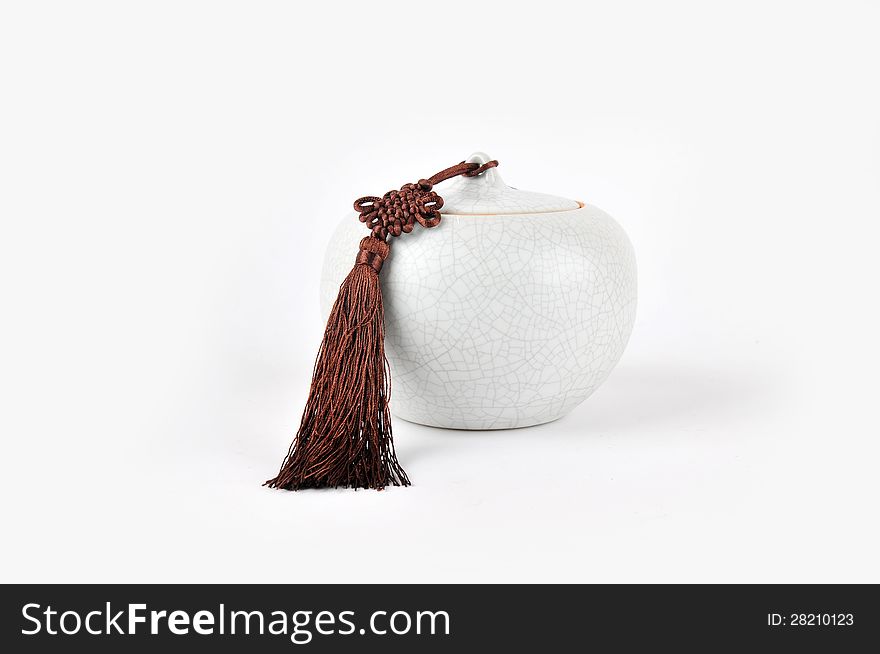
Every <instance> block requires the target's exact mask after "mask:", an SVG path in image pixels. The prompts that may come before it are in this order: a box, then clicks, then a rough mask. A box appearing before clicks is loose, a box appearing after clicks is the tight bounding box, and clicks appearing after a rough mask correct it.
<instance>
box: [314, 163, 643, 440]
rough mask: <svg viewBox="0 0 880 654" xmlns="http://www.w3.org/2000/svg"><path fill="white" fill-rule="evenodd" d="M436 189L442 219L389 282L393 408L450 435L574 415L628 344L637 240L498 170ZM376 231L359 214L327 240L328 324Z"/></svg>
mask: <svg viewBox="0 0 880 654" xmlns="http://www.w3.org/2000/svg"><path fill="white" fill-rule="evenodd" d="M489 160H490V157H488V156H487V155H484V154H481V153H478V154H475V155H473V156H472V157H471V158H470V159H468V161H475V162H477V163H485V162H486V161H489ZM437 191H438V193H439V194H440V195H441V196H442V197H443V200H444V204H443V209H442V214H443V220H442V222H441V223H440V224H439V225H438V226H437V227H435V228H433V229H422V228H419V227H418V226H416V229H415V230H414V231H413V232H412V233H411V234H406V235H405V236H404V237H403V238H399V239H394V242H393V243H392V247H391V256H390V257H389V258H388V260H387V261H386V263H385V266H384V267H383V269H382V273H381V275H380V279H381V280H382V282H381V283H382V292H383V296H384V302H385V327H386V331H385V350H386V355H387V357H388V361H389V364H390V367H391V375H392V381H393V391H392V395H391V410H392V412H393V413H394V415H396V416H398V417H400V418H403V419H404V420H409V421H412V422H417V423H421V424H424V425H431V426H435V427H447V428H453V429H507V428H513V427H526V426H529V425H537V424H540V423H543V422H548V421H550V420H555V419H556V418H559V417H561V416H564V415H565V414H567V413H568V412H569V411H571V410H572V409H574V408H575V407H576V406H577V405H579V404H580V403H581V402H583V401H584V400H585V399H586V398H587V397H589V396H590V394H591V393H593V391H595V390H596V388H598V386H599V385H600V384H601V383H602V382H603V381H605V378H606V377H608V375H609V373H610V372H611V370H612V368H613V367H614V366H615V364H616V363H617V361H618V360H619V359H620V357H621V355H622V354H623V350H624V348H625V346H626V343H627V340H628V339H629V335H630V332H631V330H632V326H633V321H634V319H635V312H636V262H635V256H634V253H633V249H632V245H631V244H630V241H629V239H628V238H627V236H626V234H625V233H624V231H623V229H621V227H620V226H619V225H618V224H617V223H616V222H615V221H614V219H613V218H611V216H609V215H608V214H607V213H605V212H604V211H602V210H601V209H598V208H596V207H594V206H591V205H588V204H584V203H582V202H577V201H574V200H568V199H565V198H559V197H555V196H551V195H545V194H541V193H531V192H527V191H520V190H517V189H514V188H511V187H509V186H507V185H506V184H505V183H504V182H503V181H502V179H501V176H500V175H499V173H498V169H497V168H495V169H489V170H488V171H486V172H485V173H483V174H482V175H480V176H479V177H460V178H458V179H457V180H456V181H455V182H447V183H446V184H442V185H440V186H439V187H438V188H437ZM365 235H366V230H365V229H364V226H363V224H362V223H360V222H359V221H358V220H357V218H356V215H355V214H354V213H352V214H350V215H348V216H346V217H345V218H344V219H343V220H342V222H341V223H340V225H339V227H338V229H337V230H336V233H335V234H334V236H333V238H332V239H331V241H330V246H329V248H328V250H327V254H326V257H325V261H324V268H323V274H322V280H321V304H322V310H323V314H324V318H325V319H326V317H327V315H328V314H329V312H330V308H331V307H332V306H333V301H334V300H335V298H336V295H337V292H338V289H339V284H340V283H341V282H342V280H343V279H344V278H345V276H346V275H347V274H348V272H349V271H350V270H351V265H352V257H353V253H356V252H357V248H358V242H359V241H360V239H361V238H362V237H363V236H365Z"/></svg>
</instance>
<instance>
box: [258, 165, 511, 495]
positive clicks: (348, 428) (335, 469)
mask: <svg viewBox="0 0 880 654" xmlns="http://www.w3.org/2000/svg"><path fill="white" fill-rule="evenodd" d="M496 165H498V162H496V161H491V162H489V163H486V164H483V165H482V166H479V165H477V164H475V163H465V162H462V163H460V164H457V165H455V166H452V167H450V168H447V169H446V170H443V171H441V172H439V173H437V174H436V175H434V176H433V177H431V178H429V179H422V180H419V182H418V183H417V184H405V185H404V186H403V187H402V188H401V189H400V190H399V191H389V192H388V193H386V194H385V195H384V196H383V197H381V198H379V197H373V196H368V197H364V198H360V199H359V200H357V201H356V202H355V204H354V206H355V210H356V211H358V212H359V213H360V220H361V222H363V223H366V226H367V227H368V228H369V229H370V231H371V235H370V236H367V237H365V238H363V239H362V240H361V243H360V250H359V252H358V256H357V259H356V260H355V265H354V268H352V270H351V272H350V273H349V274H348V277H346V278H345V281H344V282H342V285H341V286H340V287H339V296H338V297H337V298H336V302H335V303H334V305H333V310H332V311H331V312H330V317H329V319H328V320H327V328H326V329H325V330H324V340H323V341H322V342H321V349H320V351H319V352H318V358H317V360H316V362H315V369H314V371H313V374H312V385H311V388H310V390H309V399H308V401H307V402H306V407H305V410H304V411H303V416H302V421H301V423H300V427H299V431H297V433H296V437H295V438H294V440H293V443H292V444H291V446H290V449H289V450H288V453H287V456H286V457H285V458H284V462H283V463H282V465H281V470H279V472H278V475H277V476H276V477H275V478H273V479H270V480H269V481H267V482H266V483H265V484H264V485H267V486H269V487H271V488H284V489H287V490H300V489H303V488H327V487H330V488H336V487H340V486H347V487H351V488H375V489H380V490H381V489H382V488H385V487H386V486H389V485H394V486H409V484H410V481H409V478H408V477H407V476H406V473H405V472H404V471H403V468H401V467H400V464H399V463H398V462H397V455H396V454H395V453H394V442H393V440H392V438H391V414H390V412H389V410H388V398H389V395H390V392H391V387H390V379H389V373H388V362H387V360H386V359H385V312H384V308H383V305H382V289H381V286H380V284H379V271H380V270H381V269H382V264H383V263H384V261H385V259H387V258H388V253H389V252H390V247H389V245H388V244H387V243H386V242H385V239H386V238H388V237H389V236H393V237H396V236H400V235H401V234H402V233H405V232H411V231H412V229H413V226H414V224H415V223H416V222H418V223H419V224H420V225H422V226H423V227H434V226H435V225H437V224H438V223H439V222H440V217H441V216H440V208H441V207H442V206H443V199H442V198H441V197H440V196H439V195H437V194H436V193H435V192H434V191H433V190H432V188H433V185H434V184H437V183H439V182H441V181H443V180H446V179H449V178H450V177H455V176H457V175H478V174H480V173H482V172H483V171H484V170H486V169H487V168H491V167H493V166H496Z"/></svg>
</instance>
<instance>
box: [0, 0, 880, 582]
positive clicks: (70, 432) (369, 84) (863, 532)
mask: <svg viewBox="0 0 880 654" xmlns="http://www.w3.org/2000/svg"><path fill="white" fill-rule="evenodd" d="M878 33H880V10H878V8H877V5H876V3H871V2H826V3H805V2H791V3H785V2H766V1H764V2H740V3H705V2H693V3H682V2H676V3H656V4H654V3H625V2H619V3H585V2H580V3H574V2H553V1H550V0H542V1H541V2H537V3H536V2H528V3H526V2H495V1H490V0H479V1H474V0H469V1H467V2H457V1H455V0H449V1H447V2H444V3H419V2H375V1H374V2H365V3H357V4H356V3H334V2H321V3H305V2H279V3H270V2H238V3H229V2H205V3H194V2H143V3H131V2H129V3H116V2H106V3H95V2H84V3H64V2H59V3H45V2H30V3H24V2H21V3H11V2H10V3H4V5H3V9H2V10H0V93H2V102H0V119H2V120H0V218H2V235H0V285H2V297H0V302H2V304H0V311H2V323H0V330H2V338H0V355H2V358H0V402H2V412H0V421H2V422H0V435H2V457H0V461H2V463H0V466H2V468H0V502H2V515H0V521H2V525H3V527H2V531H3V536H2V539H0V548H2V556H0V580H2V581H5V582H11V581H28V582H37V581H41V582H45V581H116V582H145V581H146V582H157V581H185V582H194V581H213V582H221V581H255V582H256V581H285V582H305V581H311V582H331V581H333V582H338V581H404V582H429V581H442V582H453V581H470V582H486V581H502V582H514V581H548V582H549V581H553V582H559V581H562V582H568V581H571V582H574V581H578V582H582V581H590V582H599V581H602V582H635V581H641V582H655V581H674V582H709V581H719V582H720V581H727V582H784V581H789V582H792V581H795V582H807V581H819V582H832V581H833V582H859V581H873V582H878V581H880V563H878V557H877V551H878V550H880V528H878V508H877V503H878V497H880V492H878V491H880V484H878V479H877V474H876V470H877V465H878V458H880V445H878V435H880V420H878V417H877V404H878V402H877V390H878V382H877V371H878V364H880V361H878V359H880V357H878V345H877V337H878V329H880V324H878V323H880V321H878V310H877V296H878V292H877V287H878V280H880V263H878V255H877V252H878V244H877V239H878V236H880V210H878V206H880V148H878V145H880V129H878V128H880V119H878V116H880V85H878V83H877V66H878V62H880V39H878V38H877V35H878ZM475 150H484V151H486V152H488V153H489V154H491V155H492V156H494V157H496V158H498V159H499V160H500V161H501V166H502V168H501V174H502V176H503V177H504V179H505V180H506V181H507V182H508V183H510V184H512V185H513V186H517V187H520V188H527V189H530V190H537V191H544V192H548V193H554V194H558V195H563V196H568V197H575V198H577V199H581V200H585V201H588V202H590V203H592V204H595V205H597V206H599V207H602V208H603V209H605V210H606V211H608V212H610V213H611V214H612V215H614V216H615V217H616V218H617V220H618V221H619V222H620V223H621V224H622V225H623V226H624V228H625V229H626V230H627V231H628V233H629V234H630V237H631V238H632V241H633V243H634V245H635V248H636V251H637V255H638V260H639V265H640V308H639V315H638V319H637V323H636V327H635V331H634V333H633V337H632V340H631V342H630V346H629V349H628V350H627V352H626V353H625V355H624V358H623V360H622V361H621V363H620V365H619V366H618V368H617V369H616V371H615V372H614V373H613V374H612V376H611V377H610V378H609V380H608V381H607V382H606V384H605V385H604V386H603V387H602V388H601V389H599V391H598V392H597V393H596V394H595V395H594V396H593V397H592V398H590V399H589V400H588V401H587V402H586V403H585V404H583V405H582V406H580V407H579V408H578V409H576V410H575V411H574V412H573V413H572V414H570V415H569V416H568V417H566V418H564V419H563V420H560V421H558V422H556V423H552V424H548V425H544V426H541V427H536V428H531V429H522V430H518V431H511V432H475V433H465V432H453V431H442V430H435V429H430V428H426V427H421V426H416V425H413V424H408V423H405V422H403V421H400V420H397V421H395V426H394V428H395V440H396V443H397V449H398V455H399V457H400V460H401V462H402V463H403V465H404V467H405V468H406V470H407V472H408V473H409V475H410V477H411V478H412V479H413V480H414V482H415V485H414V486H413V487H411V488H407V489H397V488H392V489H389V490H387V491H385V492H381V493H378V492H372V491H370V492H365V491H358V492H355V491H345V490H341V491H335V492H333V491H330V492H320V491H319V492H302V493H296V494H294V493H287V492H279V491H271V490H268V489H266V488H262V487H261V485H260V484H261V483H262V482H263V481H264V480H265V479H267V478H269V477H270V476H272V475H273V474H274V473H275V472H276V470H277V467H278V465H279V464H280V461H281V458H282V456H283V455H284V453H285V451H286V448H287V446H288V444H289V442H290V439H291V437H292V436H293V432H294V431H295V428H296V425H297V424H298V421H299V415H300V411H301V409H302V404H303V402H304V400H305V393H306V390H307V387H308V382H309V377H310V372H311V365H312V361H313V357H314V355H315V353H316V351H317V345H318V343H319V341H320V336H321V333H322V330H323V325H322V323H321V320H320V316H319V309H318V301H317V295H318V281H319V275H320V263H321V259H322V256H323V250H324V248H325V246H326V244H327V241H328V238H329V234H330V230H331V229H332V227H333V226H335V225H336V223H337V222H338V220H339V219H340V218H341V217H342V216H343V215H345V213H346V212H347V211H349V208H350V203H351V202H352V200H353V199H354V198H356V197H358V196H360V195H364V194H372V193H381V192H384V191H385V190H387V189H389V188H393V187H397V186H399V185H400V184H402V183H404V182H407V181H412V180H415V179H418V178H419V177H421V176H426V175H430V174H432V173H434V172H435V171H437V170H439V169H440V168H443V167H445V166H447V165H449V164H452V163H455V162H457V161H460V160H461V159H463V158H465V157H466V156H468V155H469V154H470V153H471V152H473V151H475ZM440 190H441V191H442V187H441V189H440ZM441 228H442V227H441ZM353 255H354V253H352V256H353Z"/></svg>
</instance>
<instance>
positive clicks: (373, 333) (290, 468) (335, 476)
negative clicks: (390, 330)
mask: <svg viewBox="0 0 880 654" xmlns="http://www.w3.org/2000/svg"><path fill="white" fill-rule="evenodd" d="M388 252H389V247H388V244H387V243H385V242H384V241H380V240H379V239H377V238H374V237H372V236H367V237H366V238H364V239H362V240H361V247H360V252H359V254H358V257H357V260H356V262H355V266H354V268H352V269H351V272H350V273H349V274H348V277H346V278H345V281H344V282H342V286H340V287H339V296H338V297H337V298H336V302H335V303H334V305H333V310H332V311H331V312H330V318H329V319H328V320H327V328H326V330H325V331H324V340H323V342H322V343H321V350H320V352H319V353H318V359H317V362H316V363H315V370H314V374H313V376H312V387H311V390H310V391H309V399H308V401H307V402H306V408H305V411H304V412H303V417H302V424H301V425H300V428H299V432H298V433H297V435H296V439H295V440H294V442H293V444H292V445H291V448H290V451H289V452H288V454H287V457H286V458H285V459H284V463H283V464H282V466H281V470H280V471H279V473H278V476H277V477H275V478H274V479H271V480H269V481H267V482H266V484H267V485H268V486H270V487H272V488H286V489H287V490H298V489H300V488H324V487H337V486H350V487H353V488H384V487H385V486H388V485H390V484H393V485H395V486H400V485H402V486H408V485H409V479H408V478H407V476H406V473H405V472H404V471H403V468H401V467H400V464H399V463H398V462H397V456H396V455H395V453H394V443H393V441H392V440H391V414H390V413H389V411H388V396H389V393H390V384H389V376H388V369H387V365H388V364H387V361H386V360H385V322H384V321H385V314H384V308H383V306H382V290H381V287H380V286H379V270H381V268H382V262H384V261H385V258H386V257H387V256H388Z"/></svg>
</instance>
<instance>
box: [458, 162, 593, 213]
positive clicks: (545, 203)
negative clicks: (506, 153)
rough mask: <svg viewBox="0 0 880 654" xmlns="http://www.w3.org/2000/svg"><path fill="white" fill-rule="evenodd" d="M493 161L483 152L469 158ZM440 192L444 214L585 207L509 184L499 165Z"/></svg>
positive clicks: (517, 211)
mask: <svg viewBox="0 0 880 654" xmlns="http://www.w3.org/2000/svg"><path fill="white" fill-rule="evenodd" d="M491 160H492V158H491V157H490V156H489V155H487V154H485V153H483V152H475V153H474V154H472V155H471V156H470V157H469V158H468V159H467V161H469V162H473V163H478V164H484V163H487V162H489V161H491ZM440 195H442V196H443V209H442V210H441V213H443V214H455V215H498V214H517V213H547V212H548V211H570V210H571V209H578V208H580V206H581V203H580V202H577V201H576V200H569V199H568V198H561V197H559V196H556V195H547V194H546V193H533V192H531V191H521V190H519V189H516V188H513V187H511V186H508V185H507V184H505V183H504V180H503V179H501V175H499V174H498V169H497V168H490V169H488V170H487V171H486V172H484V173H483V174H481V175H478V176H476V177H458V178H457V179H456V181H455V182H454V183H453V184H452V185H451V186H450V187H449V188H448V189H443V190H442V191H441V192H440Z"/></svg>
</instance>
